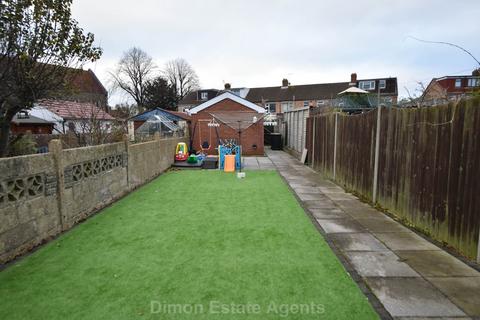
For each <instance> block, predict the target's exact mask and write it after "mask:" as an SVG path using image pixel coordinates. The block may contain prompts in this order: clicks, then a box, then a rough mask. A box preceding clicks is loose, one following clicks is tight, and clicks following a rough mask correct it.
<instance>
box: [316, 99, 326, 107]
mask: <svg viewBox="0 0 480 320" xmlns="http://www.w3.org/2000/svg"><path fill="white" fill-rule="evenodd" d="M324 105H325V100H317V107H321V106H324Z"/></svg>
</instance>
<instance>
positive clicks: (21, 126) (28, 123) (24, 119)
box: [10, 111, 55, 135]
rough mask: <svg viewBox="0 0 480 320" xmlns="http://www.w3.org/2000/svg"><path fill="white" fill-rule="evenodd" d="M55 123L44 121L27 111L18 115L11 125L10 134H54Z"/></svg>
mask: <svg viewBox="0 0 480 320" xmlns="http://www.w3.org/2000/svg"><path fill="white" fill-rule="evenodd" d="M54 125H55V123H54V122H53V121H51V120H47V119H42V118H39V117H36V116H34V115H32V114H30V113H29V112H27V111H22V112H19V113H17V114H16V115H15V116H14V117H13V119H12V123H11V124H10V132H11V133H12V134H14V135H17V134H21V133H27V132H30V133H33V134H52V132H53V128H54Z"/></svg>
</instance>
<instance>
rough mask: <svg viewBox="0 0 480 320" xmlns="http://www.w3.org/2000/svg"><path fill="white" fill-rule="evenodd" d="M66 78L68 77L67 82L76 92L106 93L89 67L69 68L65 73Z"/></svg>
mask: <svg viewBox="0 0 480 320" xmlns="http://www.w3.org/2000/svg"><path fill="white" fill-rule="evenodd" d="M68 78H70V79H69V80H68V83H69V84H70V86H71V87H72V89H73V90H74V91H76V92H87V93H96V94H107V90H106V89H105V87H104V86H103V84H102V83H101V82H100V80H98V78H97V76H96V75H95V73H94V72H93V71H92V70H90V69H88V70H82V69H74V68H70V69H69V74H67V79H68Z"/></svg>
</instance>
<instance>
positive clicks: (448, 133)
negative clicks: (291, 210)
mask: <svg viewBox="0 0 480 320" xmlns="http://www.w3.org/2000/svg"><path fill="white" fill-rule="evenodd" d="M376 118H377V111H373V112H369V113H366V114H361V115H354V116H347V115H340V114H339V115H338V130H337V159H336V181H337V182H338V183H339V184H341V185H343V186H345V187H346V188H347V189H350V190H352V191H355V192H356V193H357V194H359V195H361V196H363V197H365V198H366V199H367V200H369V201H371V199H372V191H373V174H374V165H375V164H374V162H375V131H376ZM313 121H314V120H313V117H310V118H309V119H308V128H307V129H308V130H307V131H308V132H307V147H308V148H309V150H312V149H313V157H314V165H313V168H314V169H315V170H317V171H319V172H321V173H322V174H323V175H325V176H327V177H330V178H332V177H333V149H334V147H333V146H334V142H335V139H334V137H335V115H334V114H330V115H319V116H315V126H314V125H313ZM380 128H381V131H380V141H379V144H380V150H379V160H378V166H379V175H378V197H377V202H378V204H379V205H380V206H382V207H384V208H386V209H388V210H389V211H390V212H392V213H393V214H395V215H397V216H398V217H399V218H402V219H403V220H404V221H405V222H406V223H408V224H410V225H412V226H413V227H415V228H417V229H419V230H421V231H423V232H424V233H426V234H427V235H429V236H431V237H432V238H434V239H436V240H439V241H442V242H445V243H448V245H450V246H452V247H454V248H455V249H456V250H458V251H459V252H461V253H462V254H463V255H465V256H467V257H469V258H471V259H472V258H475V257H477V260H480V257H478V252H477V251H478V242H479V231H480V209H479V208H480V169H479V166H480V98H478V99H472V100H468V101H466V102H465V101H463V102H461V103H460V104H457V105H454V104H450V105H448V106H438V107H427V108H420V109H406V108H404V109H397V108H384V109H382V113H381V124H380ZM313 141H315V144H314V145H313Z"/></svg>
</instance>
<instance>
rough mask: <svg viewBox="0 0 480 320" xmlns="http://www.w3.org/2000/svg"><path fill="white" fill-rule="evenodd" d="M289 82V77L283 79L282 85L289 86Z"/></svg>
mask: <svg viewBox="0 0 480 320" xmlns="http://www.w3.org/2000/svg"><path fill="white" fill-rule="evenodd" d="M288 85H289V83H288V79H285V78H284V79H283V80H282V87H288Z"/></svg>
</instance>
